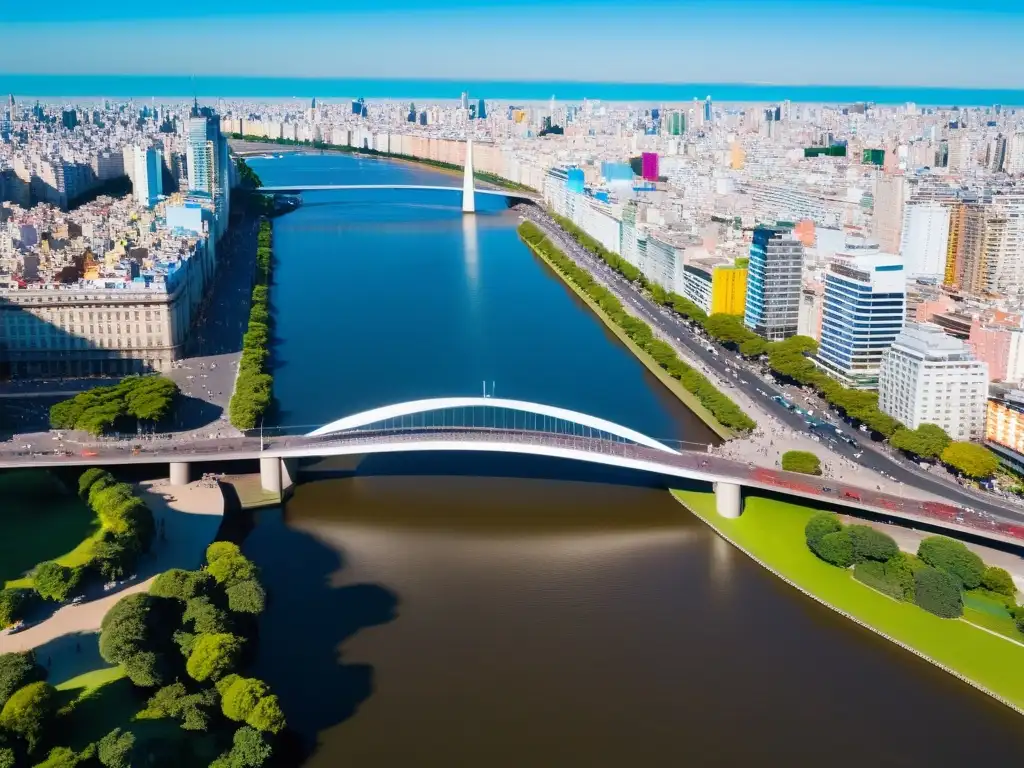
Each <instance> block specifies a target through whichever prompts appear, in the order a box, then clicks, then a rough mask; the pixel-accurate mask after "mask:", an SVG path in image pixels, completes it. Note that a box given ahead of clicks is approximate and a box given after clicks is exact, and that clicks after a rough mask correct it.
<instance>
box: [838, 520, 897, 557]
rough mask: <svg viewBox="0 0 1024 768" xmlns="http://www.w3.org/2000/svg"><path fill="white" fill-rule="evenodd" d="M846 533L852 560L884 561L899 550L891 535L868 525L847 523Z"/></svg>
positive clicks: (894, 555)
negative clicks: (850, 547) (850, 545)
mask: <svg viewBox="0 0 1024 768" xmlns="http://www.w3.org/2000/svg"><path fill="white" fill-rule="evenodd" d="M846 533H847V535H848V536H849V537H850V542H851V543H852V544H853V559H854V562H858V563H859V562H863V561H864V560H877V561H878V562H880V563H884V562H886V561H888V560H891V559H892V558H894V557H896V555H897V554H898V553H899V551H900V548H899V547H898V546H896V542H895V541H894V540H893V538H892V537H891V536H889V535H888V534H885V533H883V532H882V531H879V530H877V529H875V528H872V527H871V526H869V525H848V526H846Z"/></svg>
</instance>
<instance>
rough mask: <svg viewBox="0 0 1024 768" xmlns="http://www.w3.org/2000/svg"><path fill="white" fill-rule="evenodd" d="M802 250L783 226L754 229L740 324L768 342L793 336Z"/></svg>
mask: <svg viewBox="0 0 1024 768" xmlns="http://www.w3.org/2000/svg"><path fill="white" fill-rule="evenodd" d="M803 266H804V249H803V246H802V245H801V244H800V241H799V240H797V239H795V238H794V237H793V236H792V231H791V230H790V229H788V228H785V227H757V228H756V229H755V230H754V234H753V239H752V242H751V244H750V264H749V267H748V273H747V297H746V302H745V306H744V316H743V322H744V324H745V325H746V326H747V327H748V328H750V329H751V330H752V331H754V333H756V334H758V335H759V336H763V337H764V338H766V339H768V340H769V341H779V340H781V339H786V338H789V337H790V336H795V335H796V331H797V326H798V323H799V317H800V288H801V282H802V279H803Z"/></svg>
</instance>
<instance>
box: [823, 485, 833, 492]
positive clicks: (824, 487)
mask: <svg viewBox="0 0 1024 768" xmlns="http://www.w3.org/2000/svg"><path fill="white" fill-rule="evenodd" d="M835 490H836V489H835V488H829V487H828V486H827V485H823V486H822V487H821V492H822V493H834V492H835Z"/></svg>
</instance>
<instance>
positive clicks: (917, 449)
mask: <svg viewBox="0 0 1024 768" xmlns="http://www.w3.org/2000/svg"><path fill="white" fill-rule="evenodd" d="M950 442H951V440H950V437H949V435H947V434H946V432H945V430H943V429H942V427H939V426H938V425H936V424H922V425H921V426H920V427H918V428H917V429H907V428H906V427H900V428H899V429H897V430H896V432H895V433H894V434H893V436H892V437H891V438H890V439H889V443H890V444H891V445H892V447H893V448H898V449H899V450H901V451H906V452H907V453H912V454H913V455H915V456H919V457H920V458H923V459H936V458H938V457H939V456H941V455H942V452H943V451H944V450H946V446H948V445H949V444H950Z"/></svg>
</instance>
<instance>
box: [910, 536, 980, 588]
mask: <svg viewBox="0 0 1024 768" xmlns="http://www.w3.org/2000/svg"><path fill="white" fill-rule="evenodd" d="M917 556H918V557H919V558H921V560H923V561H924V562H925V563H927V564H928V565H930V566H932V567H934V568H938V569H939V570H940V571H944V572H945V573H948V574H950V575H951V576H953V577H954V578H955V579H956V580H957V582H958V585H959V586H961V587H963V588H964V589H974V588H975V587H977V586H979V585H980V584H981V579H982V577H983V576H984V573H985V563H983V562H982V560H981V558H980V557H978V556H977V555H976V554H974V553H973V552H971V550H969V549H968V548H967V547H966V546H965V545H964V543H963V542H960V541H956V540H954V539H949V538H946V537H945V536H928V537H927V538H924V539H922V540H921V543H920V544H919V545H918V548H917Z"/></svg>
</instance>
